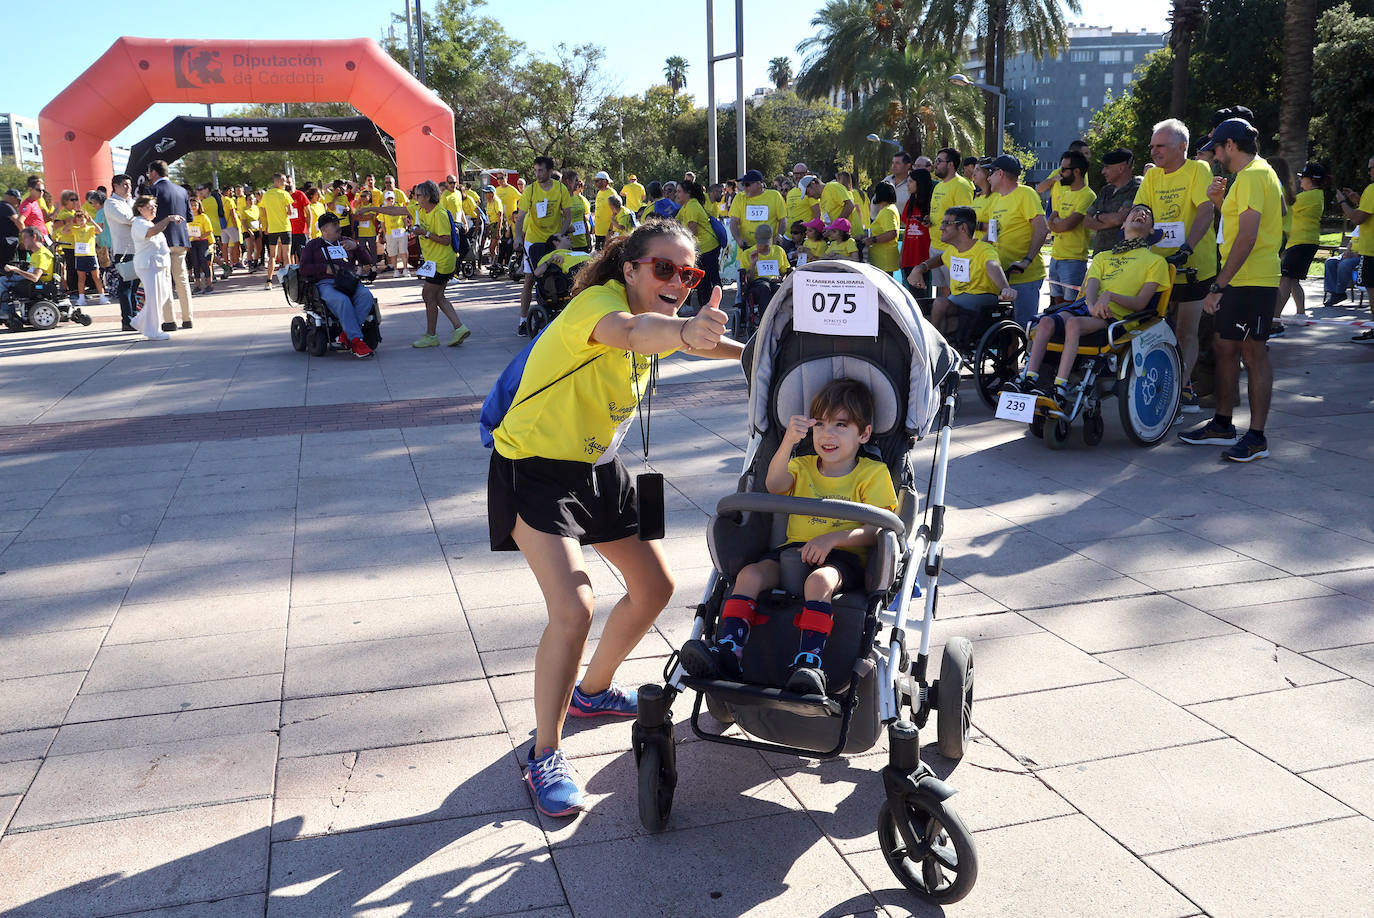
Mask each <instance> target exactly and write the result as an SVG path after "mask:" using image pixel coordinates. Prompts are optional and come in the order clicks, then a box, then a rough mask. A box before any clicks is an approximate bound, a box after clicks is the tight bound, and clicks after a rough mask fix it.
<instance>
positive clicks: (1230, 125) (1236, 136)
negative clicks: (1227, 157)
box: [1198, 118, 1259, 151]
mask: <svg viewBox="0 0 1374 918" xmlns="http://www.w3.org/2000/svg"><path fill="white" fill-rule="evenodd" d="M1258 136H1259V132H1258V131H1256V130H1255V128H1254V126H1253V125H1252V124H1250V122H1248V121H1246V120H1245V119H1244V118H1227V119H1226V120H1225V121H1223V122H1222V123H1221V124H1218V125H1217V126H1216V127H1214V128H1212V136H1211V137H1210V138H1209V139H1208V140H1207V142H1206V143H1204V144H1203V145H1202V146H1200V147H1198V150H1199V151H1203V150H1211V149H1213V148H1214V147H1216V145H1217V144H1219V143H1225V142H1226V141H1228V140H1243V139H1245V138H1247V137H1248V138H1250V139H1251V140H1253V139H1254V138H1256V137H1258Z"/></svg>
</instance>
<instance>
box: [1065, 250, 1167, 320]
mask: <svg viewBox="0 0 1374 918" xmlns="http://www.w3.org/2000/svg"><path fill="white" fill-rule="evenodd" d="M1093 277H1095V278H1097V279H1098V281H1099V282H1100V283H1101V284H1102V289H1103V290H1106V291H1108V292H1110V293H1120V294H1123V295H1125V296H1137V295H1138V294H1139V293H1140V288H1141V287H1144V286H1145V285H1146V284H1147V283H1150V282H1154V283H1155V284H1158V285H1159V287H1158V289H1159V291H1160V292H1161V293H1162V292H1163V291H1164V289H1165V288H1166V287H1168V286H1169V263H1168V262H1166V261H1165V260H1164V256H1163V255H1160V254H1159V253H1158V252H1153V251H1151V250H1150V249H1131V250H1130V251H1128V252H1113V251H1111V250H1110V249H1108V250H1107V251H1105V252H1098V253H1097V254H1096V255H1094V256H1093V263H1092V265H1091V266H1090V267H1089V268H1088V278H1093ZM1086 283H1087V279H1085V280H1084V284H1085V285H1086ZM1130 314H1131V310H1129V309H1127V308H1126V307H1125V306H1122V305H1120V304H1119V303H1113V304H1112V315H1114V316H1116V317H1117V318H1118V319H1120V318H1123V317H1124V316H1128V315H1130Z"/></svg>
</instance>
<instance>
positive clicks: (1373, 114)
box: [1312, 3, 1374, 188]
mask: <svg viewBox="0 0 1374 918" xmlns="http://www.w3.org/2000/svg"><path fill="white" fill-rule="evenodd" d="M1317 42H1318V44H1317V47H1316V49H1315V51H1314V52H1313V85H1312V105H1313V109H1314V110H1315V111H1318V112H1321V113H1322V114H1320V115H1318V116H1317V117H1316V118H1314V119H1312V134H1313V137H1314V138H1315V140H1316V146H1317V158H1318V159H1320V160H1322V161H1323V162H1325V163H1326V164H1327V166H1328V168H1329V169H1330V171H1331V174H1332V184H1333V186H1334V187H1346V186H1350V187H1353V188H1363V187H1364V185H1365V183H1366V182H1368V181H1369V176H1368V173H1367V172H1366V171H1365V166H1366V164H1367V163H1368V162H1369V157H1370V156H1371V155H1374V72H1371V70H1370V67H1369V49H1370V48H1374V17H1371V16H1368V15H1364V16H1360V15H1356V13H1355V11H1354V10H1353V9H1352V7H1351V5H1350V4H1349V3H1342V4H1341V5H1339V6H1336V7H1332V8H1331V9H1329V10H1327V11H1326V12H1325V13H1323V14H1322V16H1321V18H1320V19H1319V20H1318V21H1317Z"/></svg>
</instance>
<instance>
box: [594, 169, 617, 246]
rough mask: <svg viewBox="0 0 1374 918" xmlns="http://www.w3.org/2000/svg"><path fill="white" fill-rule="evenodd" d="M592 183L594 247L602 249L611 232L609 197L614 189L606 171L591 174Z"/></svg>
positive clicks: (612, 195)
mask: <svg viewBox="0 0 1374 918" xmlns="http://www.w3.org/2000/svg"><path fill="white" fill-rule="evenodd" d="M592 185H594V186H595V187H596V201H595V203H594V204H593V205H592V208H593V209H592V217H593V222H594V223H595V224H596V226H595V230H596V233H595V235H596V247H597V248H598V249H602V248H605V247H606V237H607V236H609V235H610V232H611V216H612V215H611V198H612V197H614V196H615V189H614V188H612V187H611V176H610V174H609V173H607V172H598V173H597V174H596V175H595V176H593V177H592Z"/></svg>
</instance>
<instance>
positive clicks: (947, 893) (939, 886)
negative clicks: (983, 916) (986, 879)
mask: <svg viewBox="0 0 1374 918" xmlns="http://www.w3.org/2000/svg"><path fill="white" fill-rule="evenodd" d="M878 844H879V846H881V848H882V850H883V857H884V858H885V859H886V860H887V866H888V867H890V868H892V872H893V873H894V874H895V875H896V876H897V879H899V880H901V881H902V885H903V886H905V887H906V888H907V889H909V890H911V892H913V893H915V894H916V895H917V896H919V897H921V898H922V899H924V900H926V901H927V902H933V903H935V904H937V905H947V904H949V903H951V902H958V901H959V900H960V899H962V898H964V897H965V896H967V895H968V894H969V891H970V890H971V889H973V884H974V882H975V881H976V880H977V879H978V857H977V855H976V854H975V853H974V850H973V836H972V835H970V834H969V830H968V829H967V828H966V827H965V826H964V823H963V820H961V819H960V818H959V815H958V814H957V813H955V812H954V810H952V809H950V808H949V807H948V806H947V805H946V804H945V803H944V802H943V801H939V800H935V799H934V798H932V797H925V798H922V799H917V798H914V797H907V798H906V799H905V800H904V801H903V805H902V807H901V809H900V811H898V810H896V809H894V808H893V806H892V803H891V801H887V802H884V803H883V808H882V810H881V811H880V812H879V813H878Z"/></svg>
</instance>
